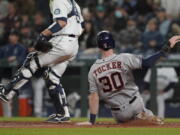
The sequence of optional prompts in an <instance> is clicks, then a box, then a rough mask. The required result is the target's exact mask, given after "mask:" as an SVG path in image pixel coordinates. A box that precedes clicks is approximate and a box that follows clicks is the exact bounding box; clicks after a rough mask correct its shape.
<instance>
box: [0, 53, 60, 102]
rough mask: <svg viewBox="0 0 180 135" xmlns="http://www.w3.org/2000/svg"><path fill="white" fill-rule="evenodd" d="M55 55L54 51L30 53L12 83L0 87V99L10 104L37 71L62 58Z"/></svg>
mask: <svg viewBox="0 0 180 135" xmlns="http://www.w3.org/2000/svg"><path fill="white" fill-rule="evenodd" d="M53 53H54V52H53V51H50V52H49V53H37V52H33V53H29V54H28V56H27V58H26V60H25V61H24V63H23V65H22V67H21V68H20V69H19V70H18V71H17V73H16V74H15V75H14V76H13V78H12V80H11V81H10V83H8V84H7V85H0V99H1V100H3V101H5V102H8V101H9V100H10V99H12V98H13V96H14V95H15V94H16V93H18V90H19V89H20V88H21V87H22V86H23V85H24V84H26V83H27V82H28V81H29V79H30V78H31V77H32V76H33V74H34V73H35V72H36V71H37V69H39V68H41V67H43V66H45V65H48V64H51V63H52V62H53V61H56V60H57V59H58V58H59V57H60V56H59V55H57V54H56V55H55V54H53Z"/></svg>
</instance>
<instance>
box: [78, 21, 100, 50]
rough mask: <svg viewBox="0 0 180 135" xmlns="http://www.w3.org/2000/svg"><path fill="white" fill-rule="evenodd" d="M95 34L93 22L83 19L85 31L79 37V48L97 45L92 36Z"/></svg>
mask: <svg viewBox="0 0 180 135" xmlns="http://www.w3.org/2000/svg"><path fill="white" fill-rule="evenodd" d="M95 34H96V32H95V30H94V25H93V22H92V21H85V31H84V33H83V34H82V35H81V36H80V38H79V42H80V49H81V50H85V49H88V48H95V47H97V46H96V40H95V36H94V35H95Z"/></svg>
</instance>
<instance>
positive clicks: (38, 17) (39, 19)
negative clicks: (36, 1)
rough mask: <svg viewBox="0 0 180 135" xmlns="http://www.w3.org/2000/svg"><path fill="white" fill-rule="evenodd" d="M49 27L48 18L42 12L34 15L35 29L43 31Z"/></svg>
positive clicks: (38, 31) (39, 31)
mask: <svg viewBox="0 0 180 135" xmlns="http://www.w3.org/2000/svg"><path fill="white" fill-rule="evenodd" d="M47 27H48V24H47V22H46V19H45V18H44V15H43V14H42V13H41V12H37V13H36V14H35V16H34V30H35V31H36V32H37V33H41V32H42V31H43V30H44V29H45V28H47Z"/></svg>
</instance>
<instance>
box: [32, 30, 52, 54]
mask: <svg viewBox="0 0 180 135" xmlns="http://www.w3.org/2000/svg"><path fill="white" fill-rule="evenodd" d="M50 38H51V37H47V36H45V35H43V34H40V35H39V36H38V38H37V40H36V41H35V43H34V48H35V49H36V50H37V51H40V52H44V53H46V52H48V51H50V50H51V49H52V44H51V43H50V42H48V40H49V39H50Z"/></svg>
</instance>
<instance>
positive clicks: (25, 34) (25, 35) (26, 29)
mask: <svg viewBox="0 0 180 135" xmlns="http://www.w3.org/2000/svg"><path fill="white" fill-rule="evenodd" d="M20 34H21V43H22V44H23V45H24V47H26V48H29V46H30V45H32V42H33V41H34V39H36V37H37V35H38V34H37V33H36V32H34V31H33V28H31V27H30V25H28V24H26V25H22V26H21V29H20Z"/></svg>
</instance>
